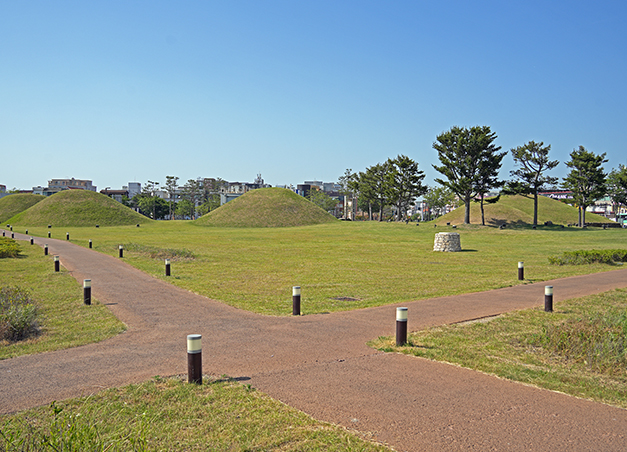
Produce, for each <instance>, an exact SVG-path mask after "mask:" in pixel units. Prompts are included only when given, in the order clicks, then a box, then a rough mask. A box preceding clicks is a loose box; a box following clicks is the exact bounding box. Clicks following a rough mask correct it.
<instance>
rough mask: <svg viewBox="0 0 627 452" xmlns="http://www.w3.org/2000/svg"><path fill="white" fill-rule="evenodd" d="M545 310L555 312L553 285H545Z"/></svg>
mask: <svg viewBox="0 0 627 452" xmlns="http://www.w3.org/2000/svg"><path fill="white" fill-rule="evenodd" d="M544 312H553V286H544Z"/></svg>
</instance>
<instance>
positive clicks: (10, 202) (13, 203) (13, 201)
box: [0, 193, 46, 223]
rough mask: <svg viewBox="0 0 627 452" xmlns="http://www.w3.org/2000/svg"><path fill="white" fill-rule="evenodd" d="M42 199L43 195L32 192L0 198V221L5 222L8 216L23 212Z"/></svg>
mask: <svg viewBox="0 0 627 452" xmlns="http://www.w3.org/2000/svg"><path fill="white" fill-rule="evenodd" d="M44 199H46V197H45V196H42V195H33V194H32V193H16V194H14V195H9V196H5V197H4V198H0V223H5V222H6V221H7V220H8V219H9V218H11V217H13V216H15V215H17V214H18V213H20V212H24V211H25V210H26V209H28V208H29V207H32V206H34V205H35V204H37V203H38V202H39V201H42V200H44Z"/></svg>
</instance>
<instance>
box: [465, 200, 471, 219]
mask: <svg viewBox="0 0 627 452" xmlns="http://www.w3.org/2000/svg"><path fill="white" fill-rule="evenodd" d="M464 205H465V206H466V207H465V212H464V224H470V198H469V197H468V198H466V199H464Z"/></svg>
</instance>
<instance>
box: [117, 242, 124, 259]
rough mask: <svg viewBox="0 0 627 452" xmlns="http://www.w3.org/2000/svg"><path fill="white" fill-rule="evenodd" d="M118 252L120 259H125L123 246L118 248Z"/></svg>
mask: <svg viewBox="0 0 627 452" xmlns="http://www.w3.org/2000/svg"><path fill="white" fill-rule="evenodd" d="M118 251H119V255H120V257H124V247H123V246H122V245H120V246H118Z"/></svg>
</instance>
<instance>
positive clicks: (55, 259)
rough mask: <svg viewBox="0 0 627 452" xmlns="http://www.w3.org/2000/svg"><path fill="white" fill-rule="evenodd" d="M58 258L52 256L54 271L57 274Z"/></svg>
mask: <svg viewBox="0 0 627 452" xmlns="http://www.w3.org/2000/svg"><path fill="white" fill-rule="evenodd" d="M59 265H60V264H59V256H54V271H55V272H58V271H59Z"/></svg>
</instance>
